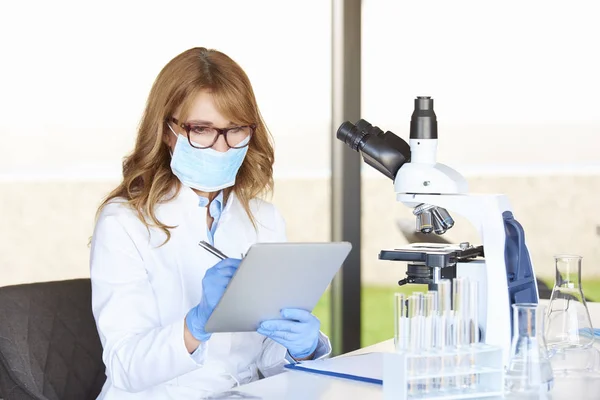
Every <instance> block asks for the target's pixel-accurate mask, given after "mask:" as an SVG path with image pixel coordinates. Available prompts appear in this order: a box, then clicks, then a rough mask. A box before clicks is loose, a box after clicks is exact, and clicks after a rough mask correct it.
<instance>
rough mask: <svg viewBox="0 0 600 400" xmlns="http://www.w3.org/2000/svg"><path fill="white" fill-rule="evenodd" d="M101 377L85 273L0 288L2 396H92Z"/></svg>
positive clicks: (63, 399) (80, 399)
mask: <svg viewBox="0 0 600 400" xmlns="http://www.w3.org/2000/svg"><path fill="white" fill-rule="evenodd" d="M105 379H106V377H105V375H104V363H103V362H102V345H101V343H100V338H99V337H98V332H97V330H96V323H95V321H94V317H93V315H92V308H91V283H90V280H89V279H74V280H67V281H59V282H41V283H32V284H25V285H15V286H6V287H2V288H0V393H2V396H3V398H4V399H5V400H12V399H48V400H71V399H73V400H75V399H77V400H86V399H95V398H96V397H97V396H98V394H99V393H100V390H101V388H102V385H103V383H104V381H105Z"/></svg>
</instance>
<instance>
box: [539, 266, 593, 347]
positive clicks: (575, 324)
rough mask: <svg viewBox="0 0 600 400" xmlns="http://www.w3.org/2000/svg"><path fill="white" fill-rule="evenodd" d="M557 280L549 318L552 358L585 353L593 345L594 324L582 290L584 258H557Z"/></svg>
mask: <svg viewBox="0 0 600 400" xmlns="http://www.w3.org/2000/svg"><path fill="white" fill-rule="evenodd" d="M554 260H555V266H556V278H555V282H554V288H553V289H552V295H551V296H550V305H549V307H548V314H547V318H546V332H545V336H546V343H547V344H548V349H549V351H550V354H551V355H552V354H554V353H558V352H562V351H565V350H569V349H585V348H588V347H590V346H592V344H593V343H594V331H593V329H592V320H591V319H590V313H589V312H588V308H587V304H586V302H585V297H584V296H583V290H582V288H581V257H580V256H576V255H557V256H554Z"/></svg>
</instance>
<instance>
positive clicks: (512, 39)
mask: <svg viewBox="0 0 600 400" xmlns="http://www.w3.org/2000/svg"><path fill="white" fill-rule="evenodd" d="M510 4H512V5H507V6H506V7H504V6H503V7H492V8H490V7H488V6H487V5H484V4H483V3H477V2H459V3H456V2H445V3H444V2H436V3H435V5H431V4H430V3H424V2H386V1H381V0H364V1H363V26H362V30H363V48H362V51H363V59H362V90H363V99H362V115H363V116H364V117H365V119H367V120H368V121H369V122H371V123H372V124H373V125H378V126H379V127H380V128H382V129H383V130H384V131H385V130H391V131H392V132H394V133H396V134H397V135H398V136H400V137H402V138H404V139H405V140H407V141H408V134H409V123H410V117H411V114H412V111H413V99H414V98H415V97H416V96H423V95H425V96H432V97H433V98H434V100H435V111H436V114H437V119H438V128H439V147H438V153H437V155H438V157H437V161H438V162H441V163H444V164H447V165H449V166H450V167H452V168H455V169H457V170H458V171H460V172H461V173H462V174H463V175H465V176H466V177H467V179H468V181H469V184H470V190H471V192H484V193H486V192H487V193H504V194H506V195H508V197H509V199H510V201H511V204H512V206H513V208H514V211H515V217H516V218H517V219H518V220H519V221H520V222H521V224H523V226H524V228H525V232H526V238H527V242H528V247H529V251H530V254H531V256H532V259H533V264H534V268H535V270H536V273H537V274H538V275H539V278H540V279H542V280H544V281H546V282H547V283H548V285H549V286H550V288H551V287H552V276H553V255H554V253H555V252H558V251H563V252H565V251H566V252H571V253H575V254H582V255H584V257H585V259H586V262H587V263H588V265H598V264H599V263H600V252H599V251H598V240H599V234H598V228H597V226H598V225H600V220H598V219H597V218H595V217H592V216H591V214H590V212H589V210H594V209H596V208H597V206H596V205H597V204H598V202H599V201H600V162H599V159H598V151H597V150H598V149H599V148H600V136H599V135H598V132H600V114H598V112H597V109H598V107H599V106H600V104H599V102H598V93H600V80H599V79H598V74H597V71H598V69H599V67H600V61H599V59H598V58H597V57H595V55H594V53H593V52H590V51H589V49H591V48H594V47H595V41H594V40H595V39H594V38H597V37H599V35H600V27H599V26H598V24H596V23H595V20H594V15H596V14H597V13H594V11H593V10H592V8H591V7H593V6H592V5H583V3H582V4H581V6H578V7H571V6H566V5H565V6H563V5H560V4H553V5H552V4H547V3H545V5H544V8H543V10H541V9H540V8H539V7H538V6H536V5H534V4H525V3H523V2H519V3H510ZM540 12H541V14H540ZM473 15H477V16H478V18H475V19H474V18H473V17H472V16H473ZM507 26H509V27H510V28H509V29H507ZM532 32H535V33H532ZM363 167H364V168H363V171H364V173H363V194H362V198H363V244H362V254H363V255H362V272H363V280H362V284H363V287H364V293H365V297H364V300H363V301H364V308H363V314H362V316H363V333H364V335H363V344H365V345H366V344H371V343H374V342H377V341H380V340H382V339H385V338H391V337H392V335H393V314H392V310H393V297H391V293H392V292H393V291H394V290H398V287H397V284H396V283H397V281H398V280H399V279H401V278H403V277H404V271H405V264H404V263H397V264H398V265H394V264H393V263H392V262H383V261H378V260H377V254H378V253H379V251H380V250H381V249H385V248H391V247H394V246H396V247H397V246H401V245H404V244H406V243H408V242H410V239H409V238H407V236H410V235H411V230H412V229H413V226H414V225H413V224H414V217H413V216H412V214H411V210H409V209H407V208H406V207H404V206H403V205H401V204H398V203H397V202H396V201H395V195H394V191H393V186H392V184H391V181H390V180H389V179H387V178H385V177H383V176H382V175H379V174H378V172H376V171H374V170H373V169H372V168H370V167H368V166H366V165H364V166H363ZM592 214H593V213H592ZM453 217H455V220H456V224H455V226H454V228H452V229H451V230H450V231H448V233H446V234H445V235H444V236H443V237H445V238H446V239H447V240H448V241H450V242H452V243H459V242H462V241H470V242H474V243H481V239H480V238H479V237H478V235H477V234H476V232H475V230H474V229H473V227H471V226H470V224H468V223H467V222H466V221H465V220H464V219H461V218H460V217H459V216H458V215H453ZM594 218H595V219H594ZM599 287H600V279H599V277H598V273H597V270H593V268H589V269H588V270H587V272H586V276H584V283H583V289H584V293H586V295H587V296H588V297H590V298H594V299H598V300H600V291H599V289H598V288H599ZM373 293H375V294H373Z"/></svg>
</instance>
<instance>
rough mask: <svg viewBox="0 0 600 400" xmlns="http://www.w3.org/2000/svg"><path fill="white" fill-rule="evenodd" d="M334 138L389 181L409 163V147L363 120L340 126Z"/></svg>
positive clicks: (399, 139) (404, 142) (401, 140)
mask: <svg viewBox="0 0 600 400" xmlns="http://www.w3.org/2000/svg"><path fill="white" fill-rule="evenodd" d="M336 137H337V138H338V139H339V140H341V141H342V142H344V143H346V144H347V145H348V146H349V147H350V148H351V149H352V150H354V151H358V152H359V153H360V154H361V155H362V156H363V159H364V161H365V162H366V163H367V164H369V165H370V166H372V167H373V168H375V169H376V170H378V171H379V172H381V173H382V174H384V175H385V176H387V177H388V178H390V179H392V180H393V179H394V178H395V177H396V173H397V172H398V170H399V169H400V167H402V165H404V163H406V162H409V161H410V146H409V144H408V143H406V141H404V140H403V139H401V138H399V137H398V136H396V135H395V134H393V133H392V132H390V131H388V132H385V133H384V132H383V131H382V130H381V129H379V128H378V127H376V126H373V125H371V124H370V123H369V122H367V121H365V120H364V119H361V120H359V121H358V122H357V123H356V124H353V123H351V122H349V121H346V122H344V123H343V124H341V125H340V127H339V128H338V130H337V133H336Z"/></svg>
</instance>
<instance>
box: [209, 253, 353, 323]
mask: <svg viewBox="0 0 600 400" xmlns="http://www.w3.org/2000/svg"><path fill="white" fill-rule="evenodd" d="M351 248H352V245H351V244H350V243H348V242H332V243H289V242H288V243H256V244H254V245H252V246H251V247H250V249H249V250H248V253H247V254H246V256H245V257H244V258H243V260H242V262H241V263H240V265H239V267H238V269H237V271H236V273H235V274H234V275H233V277H232V278H231V280H230V281H229V285H228V286H227V288H226V289H225V293H224V294H223V296H222V297H221V300H220V301H219V303H218V304H217V306H216V307H215V309H214V311H213V313H212V314H211V316H210V317H209V319H208V321H207V323H206V326H205V327H204V329H205V330H206V332H212V333H214V332H254V331H256V330H257V329H258V327H259V325H260V323H261V322H263V321H266V320H268V319H281V313H280V311H281V310H282V309H284V308H300V309H303V310H308V311H311V312H312V310H313V308H314V307H315V306H316V304H317V302H318V301H319V299H320V298H321V296H322V295H323V293H324V292H325V290H326V289H327V287H328V286H329V284H330V283H331V281H332V280H333V278H334V276H335V274H336V273H337V271H338V270H339V268H340V267H341V266H342V263H343V262H344V260H345V259H346V257H347V256H348V254H349V253H350V250H351Z"/></svg>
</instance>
